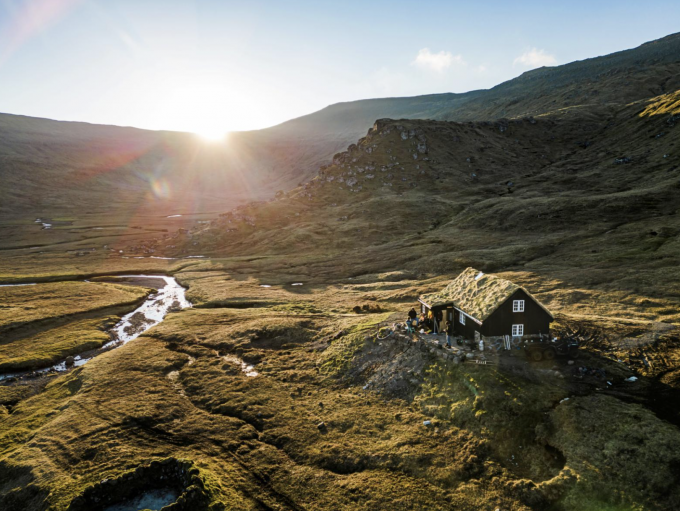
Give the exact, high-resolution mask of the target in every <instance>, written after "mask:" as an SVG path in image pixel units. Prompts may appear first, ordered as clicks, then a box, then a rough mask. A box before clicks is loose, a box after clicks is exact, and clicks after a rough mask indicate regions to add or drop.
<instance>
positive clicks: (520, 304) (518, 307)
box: [512, 300, 524, 312]
mask: <svg viewBox="0 0 680 511" xmlns="http://www.w3.org/2000/svg"><path fill="white" fill-rule="evenodd" d="M512 312H524V300H513V301H512Z"/></svg>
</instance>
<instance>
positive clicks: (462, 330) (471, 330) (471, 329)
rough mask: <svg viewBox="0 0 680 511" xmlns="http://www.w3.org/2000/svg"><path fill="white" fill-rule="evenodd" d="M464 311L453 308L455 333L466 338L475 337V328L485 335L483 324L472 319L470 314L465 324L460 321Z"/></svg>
mask: <svg viewBox="0 0 680 511" xmlns="http://www.w3.org/2000/svg"><path fill="white" fill-rule="evenodd" d="M461 314H462V313H461V312H460V311H458V310H456V309H454V310H453V328H454V335H460V336H462V337H465V338H466V339H474V338H475V330H476V331H478V332H479V333H481V334H482V335H483V332H482V326H480V325H479V323H477V322H475V321H474V320H472V319H471V318H470V317H469V316H467V317H466V318H465V324H464V325H462V324H461V323H460V315H461Z"/></svg>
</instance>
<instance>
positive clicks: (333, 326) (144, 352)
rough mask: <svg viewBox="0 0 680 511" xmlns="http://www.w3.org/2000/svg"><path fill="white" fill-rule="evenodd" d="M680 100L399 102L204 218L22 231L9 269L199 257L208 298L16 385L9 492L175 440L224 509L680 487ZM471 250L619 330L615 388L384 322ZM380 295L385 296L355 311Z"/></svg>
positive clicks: (89, 474) (51, 495) (479, 500)
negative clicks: (226, 210)
mask: <svg viewBox="0 0 680 511" xmlns="http://www.w3.org/2000/svg"><path fill="white" fill-rule="evenodd" d="M624 60H625V59H624ZM662 67H663V66H662ZM640 69H644V66H642V67H641V68H640ZM664 69H665V68H664ZM648 71H649V70H647V71H646V74H645V73H642V72H641V74H640V75H639V76H641V77H642V76H647V75H649V73H648ZM666 71H667V70H666ZM666 71H663V72H660V74H659V75H658V76H665V77H666V78H667V76H666V75H664V74H663V73H665V72H666ZM603 73H604V75H603V77H602V79H603V80H607V79H609V78H611V79H612V80H613V81H612V82H607V83H608V84H609V85H613V84H617V83H619V82H618V81H617V80H619V79H620V80H626V79H630V78H631V76H630V75H625V74H624V75H619V73H612V74H611V76H609V75H607V74H606V73H607V71H606V70H603ZM608 76H609V78H608ZM617 76H618V78H617ZM658 76H657V77H656V78H658ZM528 78H530V76H529V77H528ZM656 78H655V77H654V76H649V79H650V80H651V81H650V83H652V82H653V83H655V84H657V85H658V82H656V81H655V80H656ZM556 80H557V78H556ZM664 80H665V78H664ZM666 83H670V82H666ZM657 85H655V87H656V86H657ZM633 89H635V90H637V91H638V92H637V93H639V94H647V93H648V92H644V91H642V89H644V87H640V84H639V83H636V84H635V85H634V87H632V88H631V90H633ZM610 92H611V94H612V95H615V94H616V90H615V89H612V90H611V91H610ZM657 92H658V91H656V90H655V92H653V93H657ZM608 93H609V92H608ZM623 93H624V96H625V91H623ZM548 99H549V98H547V99H546V98H543V100H545V101H548ZM563 99H565V101H566V100H568V99H569V98H568V97H565V98H563ZM633 99H637V98H633ZM549 101H552V99H550V100H549ZM549 101H548V102H549ZM677 101H678V95H677V94H671V95H668V96H666V97H657V98H655V99H654V100H652V101H650V102H639V103H637V104H633V105H629V106H625V107H621V106H620V105H619V106H617V105H611V106H606V105H604V106H603V105H600V106H599V107H598V108H593V109H588V110H585V109H580V108H570V106H572V105H563V106H566V107H567V108H565V109H562V110H558V111H556V112H553V113H552V114H551V115H549V116H542V117H537V118H536V120H535V122H534V121H531V120H528V119H527V120H523V121H518V122H501V123H464V124H453V123H445V122H422V121H408V120H404V121H384V122H381V123H379V124H378V126H377V129H376V130H375V132H373V133H371V134H370V135H369V137H367V138H366V139H363V140H362V141H360V142H359V143H358V145H357V146H356V147H354V148H352V149H351V150H350V151H349V152H348V153H347V154H346V155H342V156H341V157H339V158H338V159H337V161H336V163H335V164H334V165H331V166H330V167H329V168H325V169H322V172H321V174H320V175H319V176H318V177H317V178H316V179H314V180H313V181H312V182H311V183H309V184H308V185H306V186H302V187H300V188H298V189H296V190H293V191H292V192H291V193H289V194H288V195H287V196H285V197H282V198H281V199H280V200H277V201H274V202H269V203H260V204H256V205H250V206H248V207H245V208H241V209H239V210H236V211H233V212H231V213H230V214H227V215H225V216H223V217H221V219H220V220H219V221H216V222H214V223H213V224H211V225H201V226H199V228H197V229H196V230H194V231H193V232H191V233H188V234H186V233H183V234H180V235H178V237H176V238H172V239H168V238H156V239H155V240H154V239H150V237H149V233H139V235H137V236H135V237H134V239H133V240H128V239H127V238H124V237H123V238H121V239H116V237H115V236H111V240H114V241H115V243H117V245H116V252H110V251H108V250H106V251H102V250H99V248H103V247H99V245H97V248H98V250H97V251H96V252H93V253H90V254H89V255H88V256H87V257H82V256H81V257H78V256H76V255H75V254H74V253H70V252H68V250H73V249H74V247H77V249H83V248H84V247H85V246H88V245H90V244H92V243H94V242H93V240H92V239H81V240H78V239H75V240H74V239H72V238H67V237H66V236H63V235H62V234H58V239H59V240H60V241H66V242H65V243H64V244H63V245H50V246H49V247H47V248H45V250H44V252H45V253H43V254H40V253H36V254H32V253H30V252H29V253H28V254H30V255H26V254H27V253H26V252H23V251H18V250H8V251H6V252H5V253H4V254H3V258H2V270H1V273H2V275H4V276H5V277H6V278H11V279H26V278H30V276H31V275H32V274H35V273H40V274H41V275H42V276H43V277H46V278H57V277H58V276H64V275H66V276H73V275H84V274H85V275H86V274H92V273H100V274H104V273H107V272H110V271H112V270H114V271H128V272H130V270H131V269H135V270H136V271H142V270H145V269H146V270H152V269H153V270H156V271H158V270H163V271H169V270H171V271H175V272H178V274H177V276H178V280H179V281H180V282H182V283H183V284H185V285H187V286H188V287H189V292H188V296H189V297H190V299H191V300H193V301H194V302H195V304H196V307H195V308H193V309H190V310H184V311H182V312H178V313H173V314H171V315H170V316H169V317H168V318H167V320H166V321H164V322H163V323H162V324H160V325H158V326H157V327H155V328H154V329H152V330H150V331H149V332H148V333H147V334H146V335H145V336H143V337H141V338H139V339H137V340H136V341H135V342H133V343H130V344H128V345H126V346H124V347H122V348H120V349H118V350H115V351H112V352H110V353H107V354H105V355H102V356H101V357H99V358H97V359H95V360H94V361H92V362H89V363H88V364H87V365H85V366H84V367H82V368H78V369H76V370H74V371H73V372H71V373H70V374H68V375H64V376H59V377H49V383H42V384H37V385H36V387H39V388H31V387H30V385H27V384H21V385H16V386H13V387H0V390H1V391H2V392H0V399H1V402H2V403H3V404H5V405H6V406H7V408H0V412H1V413H3V415H0V474H2V477H1V478H0V504H2V507H3V508H4V509H9V510H15V509H16V510H19V509H27V508H29V509H66V508H67V507H68V505H69V502H70V501H71V499H72V498H73V497H74V496H75V495H77V494H79V493H80V492H82V491H83V489H84V488H85V487H87V486H89V485H91V484H92V483H94V482H96V481H99V480H101V479H104V478H108V477H115V476H117V475H120V474H122V473H124V472H126V471H128V470H130V469H134V468H135V467H137V466H139V465H141V464H144V463H146V462H148V461H149V460H151V459H160V458H165V457H168V456H175V457H178V458H186V459H190V460H192V461H194V462H195V463H196V465H197V466H198V468H199V469H200V470H201V473H202V474H204V475H205V477H206V479H207V480H208V481H209V487H210V495H211V506H212V507H211V509H213V510H218V509H225V508H226V509H263V508H269V509H382V508H388V507H389V508H396V509H419V508H434V509H447V508H451V507H454V508H456V509H480V508H481V509H496V508H500V509H510V510H513V511H520V510H521V511H527V510H529V509H533V510H539V509H540V510H543V509H552V510H555V511H557V510H559V511H572V510H573V511H576V510H580V509H612V510H614V509H616V510H629V509H630V510H633V509H635V510H640V509H650V510H661V509H669V508H675V507H677V505H678V499H679V496H678V491H677V485H676V484H675V482H676V480H677V477H678V475H677V467H678V464H679V463H680V460H678V457H677V453H676V450H674V449H673V446H674V445H677V442H678V441H680V431H679V430H678V427H677V424H678V423H680V421H679V420H678V416H677V410H676V409H675V408H674V407H673V406H672V405H669V403H671V404H672V403H675V402H677V388H678V387H677V382H678V378H677V374H678V370H677V368H678V367H679V365H678V360H680V358H679V357H678V356H677V338H674V337H673V336H672V331H671V335H666V334H664V333H663V332H665V331H668V330H669V329H672V328H673V323H677V322H678V320H679V318H678V314H677V298H678V297H677V292H676V289H677V284H678V277H679V275H678V273H677V269H676V268H677V266H678V265H677V262H678V261H677V234H678V232H680V229H679V228H680V226H678V224H677V208H676V206H675V203H674V197H675V192H676V190H677V182H678V180H677V178H678V176H677V172H678V160H677V158H678V154H677V152H676V149H677V142H678V133H679V132H678V128H677V127H676V126H675V125H674V124H673V123H672V122H669V119H670V118H671V116H672V115H676V114H678V113H680V112H678V110H677V108H678V107H677ZM605 103H606V102H605ZM537 104H538V103H537ZM520 107H521V105H520ZM398 126H401V127H402V128H401V129H399V127H398ZM411 130H413V136H411V135H410V131H411ZM404 132H405V133H406V136H405V138H402V133H404ZM661 133H663V135H662V136H660V137H658V138H657V137H656V135H659V134H661ZM422 137H424V140H422ZM419 142H420V143H423V142H424V143H425V144H426V148H427V149H426V152H420V151H419V150H418V143H419ZM586 142H587V143H586ZM369 149H370V152H368V150H369ZM413 154H416V155H417V159H414V158H413ZM665 154H668V155H669V156H668V157H666V158H664V155H665ZM620 156H628V157H631V158H632V162H631V163H628V164H621V165H617V164H615V163H614V159H615V158H617V157H620ZM425 158H427V160H425ZM468 158H469V159H470V161H468ZM353 160H356V161H353ZM383 166H384V167H385V170H384V171H383V170H382V169H381V167H383ZM388 166H389V167H388ZM416 166H418V167H416ZM368 167H375V168H374V169H369V168H368ZM360 168H361V169H362V170H361V171H360V170H359V169H360ZM423 171H424V173H421V172H423ZM369 174H371V175H373V177H372V178H369V177H368V175H369ZM473 174H474V175H473ZM340 177H342V178H343V183H340V180H339V178H340ZM330 178H332V179H330ZM347 178H354V179H356V180H357V181H356V183H352V184H350V185H348V184H347ZM510 181H511V182H512V185H509V184H508V183H509V182H510ZM359 186H361V188H359ZM253 224H254V225H253ZM41 234H44V235H45V236H47V235H48V234H47V233H41ZM151 236H155V235H154V234H151ZM108 242H109V240H107V241H104V240H103V239H98V240H97V241H96V243H97V244H101V245H104V244H107V243H108ZM170 245H175V247H171V246H170ZM119 247H120V249H124V250H125V252H124V254H128V253H129V252H130V251H132V252H135V251H138V252H139V253H140V254H141V253H144V254H146V255H148V254H149V253H150V252H148V250H149V249H150V248H153V249H154V250H156V251H155V252H153V253H155V254H162V253H172V254H175V255H188V254H196V253H205V254H212V255H215V256H220V257H219V258H214V259H212V260H205V261H201V260H196V259H194V260H179V261H162V260H150V259H123V258H122V257H128V256H127V255H125V256H123V255H121V254H120V253H118V252H117V250H118V248H119ZM41 251H43V250H41ZM468 265H473V266H477V267H479V268H481V269H483V270H492V271H494V270H504V272H505V273H503V275H504V276H506V277H509V278H511V279H513V280H514V281H516V282H518V283H520V284H523V285H526V286H527V287H528V288H529V289H530V290H531V291H532V292H534V294H536V295H537V296H538V298H539V299H541V300H542V301H543V302H544V303H546V304H547V305H548V306H549V307H550V308H551V309H553V310H555V311H556V312H558V313H560V315H559V316H560V317H559V319H560V321H568V320H574V319H577V320H580V321H582V322H584V323H588V324H592V325H595V326H599V327H605V328H606V329H607V332H608V333H609V337H610V338H609V339H608V341H607V342H608V344H607V343H605V344H604V345H592V346H591V345H589V346H587V347H586V350H585V351H586V352H585V353H584V359H583V360H582V362H581V363H583V364H584V365H587V366H589V367H597V368H603V369H605V370H606V372H607V378H608V379H610V380H611V382H612V385H611V386H605V385H606V382H603V381H601V380H592V381H591V380H587V379H586V380H580V379H576V378H574V377H573V375H572V374H571V370H570V366H566V365H564V366H558V368H559V372H560V374H561V376H558V375H557V374H556V373H555V371H554V370H553V369H552V367H549V366H540V365H539V366H527V365H525V364H522V363H521V362H520V363H519V364H518V363H517V362H516V361H514V360H513V359H507V360H506V361H504V362H503V363H502V364H501V365H500V366H498V367H497V368H493V367H483V366H479V367H478V366H470V365H465V364H464V365H461V366H452V365H447V364H442V363H441V362H439V361H437V359H434V358H432V357H430V356H429V355H428V354H427V353H423V352H420V351H418V350H415V349H413V348H411V347H406V346H405V345H403V344H397V343H394V342H392V341H389V342H384V343H380V342H375V341H374V340H373V339H372V338H370V337H369V338H367V337H366V336H367V334H369V333H371V332H374V331H375V329H376V325H375V323H377V322H379V321H382V320H384V319H385V318H386V317H387V316H386V314H387V313H389V312H392V311H399V312H400V313H403V311H404V310H406V308H407V307H410V306H411V305H412V304H413V301H414V299H415V297H416V296H418V295H419V294H421V293H423V292H430V291H434V290H437V289H439V288H440V287H441V286H442V285H443V284H444V283H445V282H446V280H447V279H448V278H449V277H452V276H454V275H455V274H456V273H457V272H458V271H459V270H460V269H462V268H464V267H465V266H468ZM294 282H303V284H304V285H303V286H299V287H293V286H292V285H291V284H292V283H294ZM261 284H267V285H272V287H270V288H262V287H260V285H261ZM17 289H19V288H17ZM362 304H367V305H370V306H372V307H373V309H374V310H375V308H376V306H379V307H380V308H381V309H383V310H384V311H387V313H381V314H374V315H370V316H356V315H354V314H348V312H349V311H350V310H351V309H352V308H353V307H354V306H355V305H362ZM57 305H58V306H64V305H65V304H64V303H62V304H55V306H57ZM225 307H226V308H225ZM244 307H247V308H244ZM660 320H662V321H665V322H667V323H660ZM657 327H658V328H657ZM230 356H239V357H241V358H242V359H243V360H245V361H246V362H247V363H248V364H253V365H254V366H255V369H256V371H257V372H258V373H259V376H257V377H254V378H249V377H247V376H246V375H245V374H243V372H242V371H241V369H240V365H239V364H238V363H235V362H234V359H233V358H230ZM617 359H621V360H623V361H624V362H625V364H622V363H619V362H617V361H616V360H617ZM643 360H646V361H647V365H645V364H644V363H643ZM631 368H634V369H637V370H639V371H640V373H639V375H640V376H644V377H641V378H640V380H639V381H638V382H637V383H629V382H626V381H625V378H628V377H629V376H630V375H631V374H633V373H632V370H631ZM40 385H44V389H43V388H42V387H40ZM364 386H367V389H370V390H368V391H363V390H359V389H362V388H363V387H364ZM610 387H611V388H610ZM112 389H115V392H114V391H112ZM31 396H32V397H31ZM566 397H569V400H568V401H563V399H565V398H566ZM671 408H673V409H671ZM425 419H429V420H431V421H433V427H432V428H425V427H424V426H423V425H422V424H423V420H425ZM320 421H323V422H324V423H325V424H326V425H327V428H326V430H325V431H323V430H321V431H320V430H319V429H317V427H316V426H317V424H318V423H319V422H320ZM669 421H670V422H669ZM639 425H642V427H638V426H639ZM526 453H528V454H526Z"/></svg>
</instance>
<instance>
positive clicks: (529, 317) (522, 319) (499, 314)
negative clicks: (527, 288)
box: [481, 289, 552, 336]
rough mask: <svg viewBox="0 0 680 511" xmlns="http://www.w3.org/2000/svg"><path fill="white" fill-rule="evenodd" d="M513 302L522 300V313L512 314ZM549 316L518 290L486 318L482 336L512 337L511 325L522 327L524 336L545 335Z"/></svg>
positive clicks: (547, 331)
mask: <svg viewBox="0 0 680 511" xmlns="http://www.w3.org/2000/svg"><path fill="white" fill-rule="evenodd" d="M513 300H524V312H513V311H512V302H513ZM551 321H552V319H551V317H550V315H549V314H548V313H547V312H546V311H545V310H544V309H543V308H542V307H541V306H540V305H538V304H537V303H536V302H535V301H534V300H533V299H532V298H531V297H530V296H529V295H528V294H526V293H525V292H524V291H523V290H521V289H518V290H517V291H515V292H514V293H513V294H512V296H510V298H508V299H507V300H506V301H505V302H503V303H502V304H501V305H500V306H499V307H498V308H497V309H496V310H495V311H494V312H493V314H491V316H489V317H488V318H486V321H484V324H483V325H482V328H481V333H482V335H486V336H492V335H512V325H515V324H522V325H524V335H533V334H538V333H541V334H547V333H549V331H550V322H551Z"/></svg>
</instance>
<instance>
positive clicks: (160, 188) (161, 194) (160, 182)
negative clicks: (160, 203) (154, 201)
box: [151, 178, 171, 199]
mask: <svg viewBox="0 0 680 511" xmlns="http://www.w3.org/2000/svg"><path fill="white" fill-rule="evenodd" d="M151 191H152V192H153V194H154V195H155V196H156V198H158V199H167V198H168V197H170V195H171V190H170V185H169V184H168V182H167V181H166V180H165V179H163V178H161V179H154V180H152V181H151Z"/></svg>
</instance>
